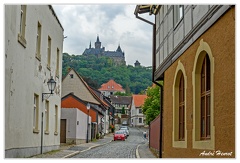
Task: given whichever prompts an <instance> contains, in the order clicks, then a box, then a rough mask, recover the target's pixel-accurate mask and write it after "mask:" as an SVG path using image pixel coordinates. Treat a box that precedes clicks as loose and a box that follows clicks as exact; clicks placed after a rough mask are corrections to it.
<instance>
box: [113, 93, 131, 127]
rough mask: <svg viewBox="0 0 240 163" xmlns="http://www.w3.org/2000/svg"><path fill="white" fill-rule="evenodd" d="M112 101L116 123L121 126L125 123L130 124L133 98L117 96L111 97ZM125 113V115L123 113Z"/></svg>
mask: <svg viewBox="0 0 240 163" xmlns="http://www.w3.org/2000/svg"><path fill="white" fill-rule="evenodd" d="M110 100H111V103H112V105H113V106H114V107H115V114H114V115H115V122H116V123H119V124H121V123H122V122H123V121H127V123H128V124H129V123H130V111H129V110H130V105H131V102H132V97H131V96H116V95H111V96H110ZM123 111H124V113H123Z"/></svg>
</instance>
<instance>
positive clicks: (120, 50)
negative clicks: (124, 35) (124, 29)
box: [116, 44, 122, 53]
mask: <svg viewBox="0 0 240 163" xmlns="http://www.w3.org/2000/svg"><path fill="white" fill-rule="evenodd" d="M116 51H117V52H121V53H122V49H121V47H120V44H118V48H117V50H116Z"/></svg>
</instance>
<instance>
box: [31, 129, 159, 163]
mask: <svg viewBox="0 0 240 163" xmlns="http://www.w3.org/2000/svg"><path fill="white" fill-rule="evenodd" d="M111 141H113V136H112V134H111V133H110V134H107V135H105V136H104V138H103V139H98V140H97V141H95V142H89V143H84V144H79V145H65V144H64V145H61V146H60V149H59V150H56V151H50V152H47V153H43V154H39V155H36V156H33V157H30V158H69V157H72V156H74V155H77V154H79V153H81V152H84V151H87V150H90V149H92V148H96V147H98V146H101V145H105V144H107V143H110V142H111ZM136 157H137V158H156V157H155V156H154V155H153V154H152V152H151V151H150V150H149V148H148V142H146V143H145V144H141V145H138V146H137V149H136Z"/></svg>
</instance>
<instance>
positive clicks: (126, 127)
mask: <svg viewBox="0 0 240 163" xmlns="http://www.w3.org/2000/svg"><path fill="white" fill-rule="evenodd" d="M121 128H125V129H127V130H129V128H128V126H121V127H120V129H121Z"/></svg>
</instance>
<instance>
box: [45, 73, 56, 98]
mask: <svg viewBox="0 0 240 163" xmlns="http://www.w3.org/2000/svg"><path fill="white" fill-rule="evenodd" d="M47 85H48V89H49V91H50V92H51V93H42V101H43V100H44V97H47V98H46V99H48V98H49V97H50V95H52V94H53V91H54V89H55V87H56V82H55V81H54V79H53V77H52V76H51V79H49V80H48V82H47ZM46 95H49V96H46Z"/></svg>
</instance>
